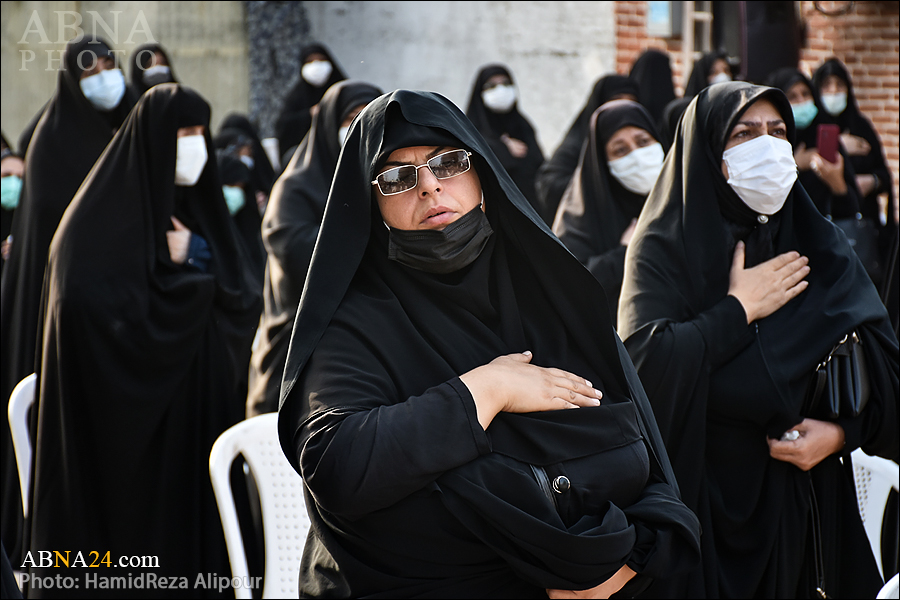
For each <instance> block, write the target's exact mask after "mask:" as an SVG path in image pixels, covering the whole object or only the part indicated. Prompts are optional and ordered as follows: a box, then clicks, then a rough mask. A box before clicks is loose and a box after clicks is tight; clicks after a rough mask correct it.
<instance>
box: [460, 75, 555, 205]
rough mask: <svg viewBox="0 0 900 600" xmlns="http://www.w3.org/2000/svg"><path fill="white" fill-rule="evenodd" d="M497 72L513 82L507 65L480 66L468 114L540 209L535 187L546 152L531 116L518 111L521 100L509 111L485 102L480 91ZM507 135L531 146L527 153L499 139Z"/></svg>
mask: <svg viewBox="0 0 900 600" xmlns="http://www.w3.org/2000/svg"><path fill="white" fill-rule="evenodd" d="M494 75H506V76H507V77H509V81H510V83H512V84H513V85H514V84H515V81H514V80H513V76H512V73H510V71H509V69H508V68H507V67H506V66H504V65H499V64H492V65H487V66H484V67H482V68H481V70H480V71H479V72H478V76H477V77H476V78H475V83H474V84H473V85H472V92H471V94H470V95H469V106H468V108H466V116H467V117H469V120H470V121H472V123H473V124H474V125H475V127H476V128H477V129H478V131H479V132H480V133H481V135H483V136H484V139H486V140H487V142H488V144H490V146H491V150H493V151H494V154H496V155H497V158H499V159H500V164H502V165H503V168H505V169H506V171H507V172H508V173H509V174H510V176H511V177H512V178H513V181H515V182H516V186H517V187H518V188H519V189H520V190H522V193H523V194H525V198H526V199H527V200H528V202H530V203H531V205H532V206H534V207H535V210H537V211H538V212H540V211H541V208H540V205H539V203H538V199H537V190H536V189H535V187H534V182H535V178H536V176H537V170H538V169H539V168H540V166H541V165H542V164H543V163H544V153H543V152H542V151H541V147H540V146H539V145H538V142H537V137H536V136H535V131H534V126H533V125H532V124H531V123H530V122H529V121H528V119H527V118H526V117H525V116H524V115H523V114H522V113H520V112H519V103H518V101H517V102H516V103H515V104H514V105H513V107H512V109H510V111H509V112H506V113H497V112H494V111H492V110H491V109H489V108H488V107H486V106H485V105H484V100H482V98H481V92H482V91H483V90H484V85H485V83H487V81H488V79H490V78H491V77H493V76H494ZM503 135H508V136H509V137H511V138H514V139H517V140H520V141H522V142H524V143H525V144H526V145H527V146H528V154H526V155H525V156H523V157H522V158H516V157H515V156H513V155H512V154H511V153H510V151H509V148H507V146H506V144H504V143H503V141H502V140H501V139H500V138H501V136H503ZM550 219H552V216H550V215H548V216H547V218H546V219H545V220H547V221H549V220H550Z"/></svg>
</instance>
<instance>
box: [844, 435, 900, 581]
mask: <svg viewBox="0 0 900 600" xmlns="http://www.w3.org/2000/svg"><path fill="white" fill-rule="evenodd" d="M850 457H851V460H852V461H853V475H854V479H855V480H856V500H857V502H858V503H859V514H860V516H861V517H862V520H863V525H865V527H866V535H868V536H869V544H870V545H871V546H872V552H873V553H874V554H875V561H876V562H877V563H878V571H879V572H880V573H881V574H882V577H884V567H883V566H882V564H881V529H882V525H883V522H884V511H885V508H886V506H887V501H888V496H889V495H890V493H891V489H894V490H897V491H900V465H898V464H897V463H895V462H894V461H892V460H888V459H886V458H881V457H878V456H869V455H868V454H866V453H865V452H863V451H862V450H860V449H856V450H854V451H853V453H852V454H851V455H850Z"/></svg>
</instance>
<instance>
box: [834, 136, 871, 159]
mask: <svg viewBox="0 0 900 600" xmlns="http://www.w3.org/2000/svg"><path fill="white" fill-rule="evenodd" d="M841 145H842V146H843V147H844V151H845V152H847V154H849V155H850V156H865V155H866V154H868V153H869V152H871V151H872V145H871V144H869V142H868V140H866V138H862V137H859V136H858V135H852V134H850V133H842V134H841Z"/></svg>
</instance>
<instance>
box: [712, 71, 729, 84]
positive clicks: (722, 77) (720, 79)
mask: <svg viewBox="0 0 900 600" xmlns="http://www.w3.org/2000/svg"><path fill="white" fill-rule="evenodd" d="M726 81H731V75H729V74H728V73H719V74H718V75H716V76H715V77H713V78H712V79H710V80H709V85H713V84H715V83H725V82H726Z"/></svg>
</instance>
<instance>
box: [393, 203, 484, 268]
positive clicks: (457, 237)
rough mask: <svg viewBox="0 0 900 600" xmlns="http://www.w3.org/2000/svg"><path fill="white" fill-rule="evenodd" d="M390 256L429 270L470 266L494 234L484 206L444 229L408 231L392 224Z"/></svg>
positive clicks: (411, 265)
mask: <svg viewBox="0 0 900 600" xmlns="http://www.w3.org/2000/svg"><path fill="white" fill-rule="evenodd" d="M390 231H391V233H390V236H389V238H388V258H390V259H391V260H396V261H397V262H399V263H401V264H404V265H406V266H407V267H412V268H413V269H418V270H420V271H426V272H428V273H440V274H444V273H452V272H453V271H458V270H459V269H462V268H463V267H465V266H467V265H470V264H471V263H472V261H474V260H475V259H476V258H478V255H479V254H481V251H482V250H484V246H485V244H487V241H488V238H489V237H490V236H491V234H492V233H494V230H493V229H491V224H490V223H489V222H488V220H487V216H485V214H484V211H483V210H481V207H475V208H474V209H472V210H470V211H469V212H467V213H466V214H464V215H463V216H462V217H460V218H459V219H457V220H456V221H454V222H453V223H450V224H449V225H447V227H445V228H444V230H443V231H435V230H431V229H428V230H422V231H419V230H415V231H406V230H403V229H395V228H393V227H390Z"/></svg>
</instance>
